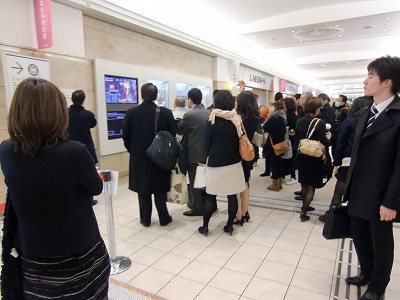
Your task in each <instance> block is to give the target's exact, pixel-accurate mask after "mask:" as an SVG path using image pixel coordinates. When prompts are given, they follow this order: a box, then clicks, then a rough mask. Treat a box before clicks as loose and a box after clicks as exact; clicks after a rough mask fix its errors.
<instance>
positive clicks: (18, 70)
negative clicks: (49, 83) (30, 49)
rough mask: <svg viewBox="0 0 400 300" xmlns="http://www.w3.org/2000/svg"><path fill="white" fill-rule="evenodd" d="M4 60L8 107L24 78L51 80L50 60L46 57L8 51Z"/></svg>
mask: <svg viewBox="0 0 400 300" xmlns="http://www.w3.org/2000/svg"><path fill="white" fill-rule="evenodd" d="M3 62H4V63H3V69H4V82H5V88H6V100H7V109H8V108H9V107H10V104H11V100H12V97H13V95H14V92H15V89H16V88H17V86H18V84H19V83H20V82H21V81H22V80H24V79H25V78H29V77H36V78H43V79H46V80H50V71H49V61H48V60H46V59H41V58H36V57H29V56H22V55H18V54H10V53H6V54H5V55H4V57H3Z"/></svg>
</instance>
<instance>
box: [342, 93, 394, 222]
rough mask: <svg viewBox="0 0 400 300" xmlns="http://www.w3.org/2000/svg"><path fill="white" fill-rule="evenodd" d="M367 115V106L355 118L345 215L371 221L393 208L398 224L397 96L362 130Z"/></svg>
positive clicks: (345, 197)
mask: <svg viewBox="0 0 400 300" xmlns="http://www.w3.org/2000/svg"><path fill="white" fill-rule="evenodd" d="M368 116H369V107H366V108H365V109H364V111H363V112H361V113H360V114H358V116H357V128H356V133H355V136H354V143H353V151H352V155H351V163H350V168H349V171H348V176H347V189H346V192H345V195H344V200H345V201H349V205H348V214H349V215H350V216H353V217H358V218H361V219H364V220H367V221H374V220H377V219H378V218H379V209H380V206H381V205H383V206H385V207H387V208H390V209H395V210H396V211H397V219H396V221H400V218H399V214H400V98H399V97H398V96H397V95H396V96H395V98H394V100H393V102H392V103H391V104H390V105H389V106H388V107H387V108H386V109H385V110H384V111H383V112H381V113H380V114H379V116H378V117H377V118H376V120H375V121H374V123H373V124H372V125H371V126H370V127H369V128H368V129H367V130H365V128H366V124H367V120H368Z"/></svg>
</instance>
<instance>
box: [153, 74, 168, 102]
mask: <svg viewBox="0 0 400 300" xmlns="http://www.w3.org/2000/svg"><path fill="white" fill-rule="evenodd" d="M149 82H151V83H152V84H154V85H155V86H156V87H157V89H158V95H157V100H156V101H157V104H158V105H160V106H164V107H168V105H169V103H168V94H169V93H168V81H165V80H149Z"/></svg>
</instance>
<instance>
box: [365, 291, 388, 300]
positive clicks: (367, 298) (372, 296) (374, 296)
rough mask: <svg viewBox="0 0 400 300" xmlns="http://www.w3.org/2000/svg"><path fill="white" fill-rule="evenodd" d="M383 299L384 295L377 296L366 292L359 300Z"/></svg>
mask: <svg viewBox="0 0 400 300" xmlns="http://www.w3.org/2000/svg"><path fill="white" fill-rule="evenodd" d="M384 299H385V294H383V295H378V294H377V293H374V292H368V291H366V292H365V293H364V294H363V295H362V296H361V298H360V300H384Z"/></svg>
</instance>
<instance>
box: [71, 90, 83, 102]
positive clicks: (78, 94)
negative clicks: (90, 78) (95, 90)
mask: <svg viewBox="0 0 400 300" xmlns="http://www.w3.org/2000/svg"><path fill="white" fill-rule="evenodd" d="M85 98H86V95H85V92H84V91H82V90H76V91H74V92H73V93H72V95H71V101H72V103H73V104H74V105H82V103H83V101H85Z"/></svg>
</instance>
